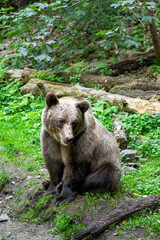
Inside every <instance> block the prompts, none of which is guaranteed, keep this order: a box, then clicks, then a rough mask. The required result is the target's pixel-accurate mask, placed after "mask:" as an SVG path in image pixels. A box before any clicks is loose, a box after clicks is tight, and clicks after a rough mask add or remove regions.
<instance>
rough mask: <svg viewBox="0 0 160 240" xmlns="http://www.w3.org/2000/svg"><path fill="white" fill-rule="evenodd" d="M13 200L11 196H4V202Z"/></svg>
mask: <svg viewBox="0 0 160 240" xmlns="http://www.w3.org/2000/svg"><path fill="white" fill-rule="evenodd" d="M12 198H13V196H6V197H5V200H10V199H12Z"/></svg>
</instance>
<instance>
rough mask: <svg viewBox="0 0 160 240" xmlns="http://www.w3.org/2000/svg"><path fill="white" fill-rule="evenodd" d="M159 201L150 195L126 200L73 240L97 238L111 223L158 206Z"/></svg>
mask: <svg viewBox="0 0 160 240" xmlns="http://www.w3.org/2000/svg"><path fill="white" fill-rule="evenodd" d="M159 200H160V196H155V195H151V196H149V197H147V198H135V199H127V200H126V201H125V202H124V203H123V204H121V205H120V206H118V207H117V208H116V209H115V210H113V211H112V212H111V213H109V214H108V215H107V216H106V217H105V218H103V219H102V220H101V221H98V222H97V223H96V224H94V225H93V226H92V227H88V228H86V229H84V230H82V231H80V232H79V233H77V234H75V235H74V237H73V240H80V239H84V238H85V237H87V236H92V237H97V236H99V235H100V234H101V233H102V232H104V231H105V230H106V229H107V227H108V226H109V225H111V224H112V223H115V222H119V221H121V220H122V219H124V218H125V217H127V216H129V215H130V214H132V213H134V212H137V211H140V210H142V209H144V208H148V207H155V206H157V205H158V204H159Z"/></svg>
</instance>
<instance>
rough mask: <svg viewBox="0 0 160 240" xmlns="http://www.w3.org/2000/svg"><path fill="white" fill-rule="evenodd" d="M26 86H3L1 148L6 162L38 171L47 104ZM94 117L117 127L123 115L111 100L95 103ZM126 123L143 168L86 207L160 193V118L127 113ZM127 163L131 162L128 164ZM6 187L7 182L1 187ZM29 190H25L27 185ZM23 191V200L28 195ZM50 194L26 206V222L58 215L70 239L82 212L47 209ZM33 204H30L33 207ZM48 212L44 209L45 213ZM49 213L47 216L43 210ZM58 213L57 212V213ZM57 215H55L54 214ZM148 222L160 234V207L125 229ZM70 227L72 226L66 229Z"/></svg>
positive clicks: (2, 178)
mask: <svg viewBox="0 0 160 240" xmlns="http://www.w3.org/2000/svg"><path fill="white" fill-rule="evenodd" d="M21 87H22V86H21V84H20V83H19V82H18V81H17V80H16V81H12V80H9V81H8V82H1V88H0V109H1V110H0V129H1V131H0V146H4V147H5V148H3V149H1V150H0V157H1V159H2V160H1V161H6V162H10V163H12V164H14V165H16V166H23V167H24V168H25V169H26V171H33V172H34V173H35V174H39V173H38V169H39V167H40V166H41V165H43V164H44V162H43V159H42V155H41V146H40V130H41V112H42V109H43V107H44V106H45V99H44V97H42V96H40V97H34V96H32V95H31V94H27V95H24V96H21V95H20V93H19V91H20V89H21ZM92 109H93V113H94V115H95V116H96V117H97V118H98V119H99V120H100V121H101V122H102V123H103V124H104V125H105V126H106V127H107V128H108V129H109V130H110V131H112V129H113V124H112V119H113V117H114V116H115V115H116V114H118V110H117V108H116V107H111V106H109V104H108V103H107V102H106V101H105V100H102V101H97V102H96V103H94V104H92ZM123 121H124V125H125V128H126V131H127V134H128V135H129V146H128V147H129V148H132V149H136V150H137V151H138V158H139V160H138V162H139V165H140V168H139V169H138V171H136V172H131V173H129V174H127V175H123V174H122V178H121V189H120V191H119V192H117V193H115V195H114V196H113V197H112V196H110V194H108V193H106V194H102V195H101V194H97V195H92V194H88V193H87V194H86V195H85V196H84V199H85V200H86V202H87V204H88V205H86V206H88V207H89V205H90V204H92V205H97V204H98V199H100V198H106V199H107V200H109V201H111V202H113V203H114V201H112V200H114V197H117V198H122V199H125V198H128V197H129V198H132V197H142V196H148V195H151V194H159V193H160V117H159V115H158V114H157V115H153V114H126V115H125V116H124V117H123ZM122 165H125V164H123V163H122ZM7 180H8V176H7V174H6V172H5V171H4V170H2V171H1V174H0V182H2V184H3V183H4V184H5V182H6V181H7ZM29 184H30V186H31V187H32V186H35V185H36V184H37V181H30V183H29ZM0 187H1V185H0ZM23 190H24V189H23ZM23 190H21V189H18V190H17V193H18V198H17V199H18V201H20V197H21V195H22V194H23ZM49 201H50V198H42V199H38V200H37V202H35V203H34V207H29V208H26V209H25V212H24V213H22V214H23V220H24V219H25V220H30V221H33V222H35V223H41V222H43V221H45V219H51V218H52V219H53V217H54V218H55V221H54V226H52V229H51V232H52V233H54V234H55V233H56V234H62V235H63V236H64V239H67V237H68V236H72V235H73V233H75V232H76V231H78V230H80V229H82V228H83V227H84V226H83V224H82V223H81V218H82V215H81V214H80V213H79V212H78V211H77V210H75V212H73V213H71V214H68V213H66V209H67V207H68V205H67V206H65V205H64V206H61V207H59V208H56V211H60V212H61V214H59V212H58V213H55V208H53V209H48V210H47V204H48V202H49ZM32 204H33V203H30V202H29V206H31V205H32ZM42 210H43V211H42ZM41 212H43V214H40V213H41ZM52 213H53V214H52ZM52 215H53V216H52ZM140 226H144V227H145V226H147V227H146V229H147V230H148V231H150V232H158V231H160V229H159V211H158V209H157V211H154V210H145V211H142V212H141V213H137V214H134V215H132V216H130V217H129V218H127V219H126V223H125V224H124V225H120V227H121V228H123V229H125V228H126V229H132V228H135V227H140ZM66 229H67V230H66Z"/></svg>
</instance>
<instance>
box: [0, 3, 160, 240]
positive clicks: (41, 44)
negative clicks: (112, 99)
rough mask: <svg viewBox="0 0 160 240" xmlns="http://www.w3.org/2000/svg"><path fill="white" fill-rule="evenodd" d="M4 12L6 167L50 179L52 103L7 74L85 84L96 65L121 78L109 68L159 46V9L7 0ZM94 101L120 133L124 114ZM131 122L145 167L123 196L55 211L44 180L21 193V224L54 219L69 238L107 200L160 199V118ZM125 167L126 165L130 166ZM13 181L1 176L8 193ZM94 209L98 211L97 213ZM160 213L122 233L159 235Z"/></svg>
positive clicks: (1, 84) (2, 137) (130, 117)
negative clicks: (44, 120)
mask: <svg viewBox="0 0 160 240" xmlns="http://www.w3.org/2000/svg"><path fill="white" fill-rule="evenodd" d="M27 3H28V5H27ZM0 6H3V7H4V8H1V9H0V14H1V16H0V50H1V49H2V51H3V50H7V51H8V50H9V52H6V53H5V54H3V56H5V57H3V56H0V129H1V131H0V146H2V147H1V148H0V157H1V162H4V163H5V162H7V163H12V164H13V165H15V166H21V167H23V169H24V171H25V172H27V171H30V173H29V174H33V175H34V176H37V175H42V173H41V172H40V171H39V170H40V167H41V166H42V165H44V162H43V159H42V155H41V146H40V131H41V113H42V109H43V107H44V106H45V99H44V96H39V97H35V96H33V95H32V94H26V95H23V96H22V95H21V94H20V90H21V88H22V85H23V83H22V82H19V80H12V79H8V75H7V70H8V69H10V68H12V69H13V68H24V67H25V66H29V67H32V68H35V69H37V72H36V73H35V74H33V75H32V76H31V77H34V78H39V79H42V80H48V81H53V82H58V83H69V84H77V83H78V82H79V81H80V77H81V74H82V73H87V72H88V73H90V67H91V66H90V65H92V63H93V62H98V61H101V60H106V59H107V64H99V66H97V67H95V68H94V67H93V69H92V70H93V72H94V71H95V72H96V71H98V72H99V73H100V74H104V75H107V76H112V75H114V73H115V72H114V70H112V69H110V68H109V65H110V64H112V63H116V62H117V61H118V58H117V57H119V53H120V52H121V51H122V52H124V51H126V50H134V51H135V50H136V51H139V52H144V51H147V50H148V49H150V48H151V47H152V46H154V44H153V43H152V41H151V35H152V37H154V36H153V33H152V31H150V30H151V29H152V25H151V24H155V27H156V28H158V27H159V23H160V20H159V19H160V18H159V16H160V8H159V2H158V1H154V2H153V1H150V2H148V1H135V0H132V1H129V0H122V1H114V0H109V1H105V0H95V1H90V0H84V1H79V0H76V1H72V0H63V1H59V0H55V1H52V0H48V1H38V2H36V1H34V0H31V1H25V3H24V1H22V0H20V1H8V0H2V1H1V4H0ZM20 6H21V7H20ZM156 28H155V29H156ZM157 47H159V44H158V42H157ZM154 48H155V46H154ZM155 52H157V48H155ZM159 52H160V51H159ZM156 58H157V61H155V63H154V64H153V65H152V66H150V67H149V68H148V69H147V71H146V73H145V74H144V76H151V79H155V78H156V77H157V76H158V74H160V66H159V62H158V60H159V59H160V58H159V56H158V55H156ZM90 63H91V64H90ZM138 63H139V65H140V66H143V63H144V57H140V58H139V59H138ZM91 68H92V67H91ZM87 86H88V87H94V86H95V84H94V81H93V80H88V82H87ZM98 87H99V86H98ZM98 87H95V88H98ZM89 101H90V102H91V105H92V110H93V114H94V115H95V117H96V118H98V119H99V120H100V121H101V122H102V124H103V125H104V126H106V127H107V129H108V130H109V131H111V132H112V130H113V121H112V120H113V117H114V116H115V115H117V114H118V113H119V111H118V109H117V108H116V107H111V106H110V105H109V104H108V103H107V102H106V100H101V101H100V100H98V101H96V97H95V98H92V97H89ZM123 123H124V126H125V129H126V131H127V134H128V136H129V146H128V148H130V149H135V150H137V151H138V160H137V161H138V164H139V168H138V171H134V172H131V173H128V174H127V175H124V174H122V179H121V189H120V191H118V192H116V193H115V194H114V195H113V196H112V195H110V194H108V193H105V194H89V193H86V194H84V196H83V197H82V199H83V200H82V201H81V202H80V205H78V206H74V203H71V204H69V205H66V204H62V206H60V207H55V206H53V204H51V201H52V197H51V196H41V195H40V193H41V187H39V185H38V184H39V179H34V178H33V179H30V180H29V181H28V186H27V187H26V188H25V187H24V188H23V189H21V188H19V189H17V198H16V209H15V210H16V211H17V212H18V213H19V217H20V219H22V220H27V221H31V222H34V223H42V222H44V221H52V222H53V220H54V223H53V225H52V226H51V232H52V233H53V234H61V235H62V238H64V239H68V238H69V237H72V236H73V234H74V233H75V232H77V231H79V230H80V229H82V228H83V227H84V225H83V223H82V222H83V221H82V220H83V211H86V209H87V211H88V212H87V213H89V214H91V215H92V214H95V212H96V211H98V210H97V209H98V208H96V207H97V206H98V204H99V201H100V200H101V199H106V200H107V201H109V203H111V205H112V204H113V205H114V206H116V204H117V202H116V199H117V198H118V199H122V200H123V199H126V198H132V197H143V196H148V195H151V194H159V192H160V117H159V114H125V115H123ZM122 166H126V164H125V163H123V162H122ZM8 180H9V176H8V173H7V171H6V170H5V169H1V170H0V191H1V190H2V189H3V187H4V186H5V184H6V183H7V181H8ZM28 190H31V192H32V190H35V192H34V194H33V196H34V197H33V199H27V200H26V201H23V200H24V199H25V198H24V195H25V193H26V191H28ZM75 202H76V201H75ZM72 204H73V209H72V211H69V210H68V208H69V207H68V206H72ZM91 206H94V207H95V210H93V211H92V212H91ZM16 211H15V212H16ZM158 211H159V209H158V208H157V210H156V211H154V210H153V209H152V210H150V209H146V210H145V211H142V212H141V213H137V214H134V215H132V216H130V217H129V218H127V219H126V220H125V224H120V225H119V226H120V228H121V229H133V228H135V227H140V226H144V227H146V226H147V228H148V231H150V232H155V233H157V232H158V231H160V229H159V225H160V224H159V223H160V222H159V212H158ZM112 227H113V228H114V225H113V226H112ZM0 239H1V240H3V238H1V237H0Z"/></svg>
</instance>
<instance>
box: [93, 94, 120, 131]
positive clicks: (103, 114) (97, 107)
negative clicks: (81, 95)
mask: <svg viewBox="0 0 160 240" xmlns="http://www.w3.org/2000/svg"><path fill="white" fill-rule="evenodd" d="M91 99H92V98H89V100H91ZM92 112H93V114H94V116H95V117H96V118H98V119H99V121H100V122H101V123H102V124H103V125H104V126H105V127H106V128H107V129H108V130H109V131H110V132H111V131H112V129H113V122H112V119H113V117H114V116H115V115H116V114H117V113H118V110H117V108H116V107H115V106H112V107H111V106H110V105H109V104H108V103H107V101H106V99H103V100H101V101H100V100H98V101H97V102H96V103H94V104H93V103H92Z"/></svg>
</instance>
